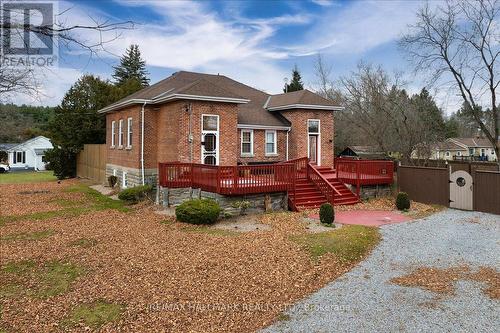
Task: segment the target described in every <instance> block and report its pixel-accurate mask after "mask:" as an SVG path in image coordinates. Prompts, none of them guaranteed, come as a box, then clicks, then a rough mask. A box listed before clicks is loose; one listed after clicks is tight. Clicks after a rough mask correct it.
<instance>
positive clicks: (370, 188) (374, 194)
mask: <svg viewBox="0 0 500 333" xmlns="http://www.w3.org/2000/svg"><path fill="white" fill-rule="evenodd" d="M346 185H347V184H346ZM347 187H348V188H349V189H350V190H351V191H352V192H353V193H356V186H353V185H347ZM390 195H392V188H391V185H363V186H361V188H360V191H359V196H360V197H361V200H366V199H371V198H378V197H387V196H390Z"/></svg>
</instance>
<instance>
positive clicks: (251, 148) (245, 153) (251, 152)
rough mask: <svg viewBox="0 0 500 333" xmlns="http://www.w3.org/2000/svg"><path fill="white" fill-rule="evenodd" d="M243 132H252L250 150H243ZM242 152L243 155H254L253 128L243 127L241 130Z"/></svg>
mask: <svg viewBox="0 0 500 333" xmlns="http://www.w3.org/2000/svg"><path fill="white" fill-rule="evenodd" d="M243 133H250V152H248V153H247V152H243ZM240 141H241V145H240V153H241V156H250V157H251V156H253V130H251V129H242V130H241V135H240Z"/></svg>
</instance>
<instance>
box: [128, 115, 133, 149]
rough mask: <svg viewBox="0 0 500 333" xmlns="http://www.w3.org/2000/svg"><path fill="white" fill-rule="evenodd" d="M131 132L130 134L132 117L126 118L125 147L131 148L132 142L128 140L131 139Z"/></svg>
mask: <svg viewBox="0 0 500 333" xmlns="http://www.w3.org/2000/svg"><path fill="white" fill-rule="evenodd" d="M131 134H132V117H129V118H127V148H129V149H130V148H132V144H131V143H130V141H132V140H131V139H132V138H131Z"/></svg>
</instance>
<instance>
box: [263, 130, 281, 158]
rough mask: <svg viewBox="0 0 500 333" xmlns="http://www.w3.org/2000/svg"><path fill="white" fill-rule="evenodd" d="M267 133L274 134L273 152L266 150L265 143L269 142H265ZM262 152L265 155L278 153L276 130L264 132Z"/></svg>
mask: <svg viewBox="0 0 500 333" xmlns="http://www.w3.org/2000/svg"><path fill="white" fill-rule="evenodd" d="M268 133H272V134H273V136H274V151H273V152H270V153H269V152H268V151H267V144H268V143H271V142H267V134H268ZM264 142H265V144H264V153H265V155H266V156H274V155H278V132H277V131H276V130H267V131H266V132H265V137H264Z"/></svg>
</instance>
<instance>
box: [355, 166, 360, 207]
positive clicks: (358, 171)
mask: <svg viewBox="0 0 500 333" xmlns="http://www.w3.org/2000/svg"><path fill="white" fill-rule="evenodd" d="M359 166H360V161H359V160H357V161H356V195H357V196H358V200H359V186H360V183H361V179H359V177H360V170H359Z"/></svg>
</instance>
